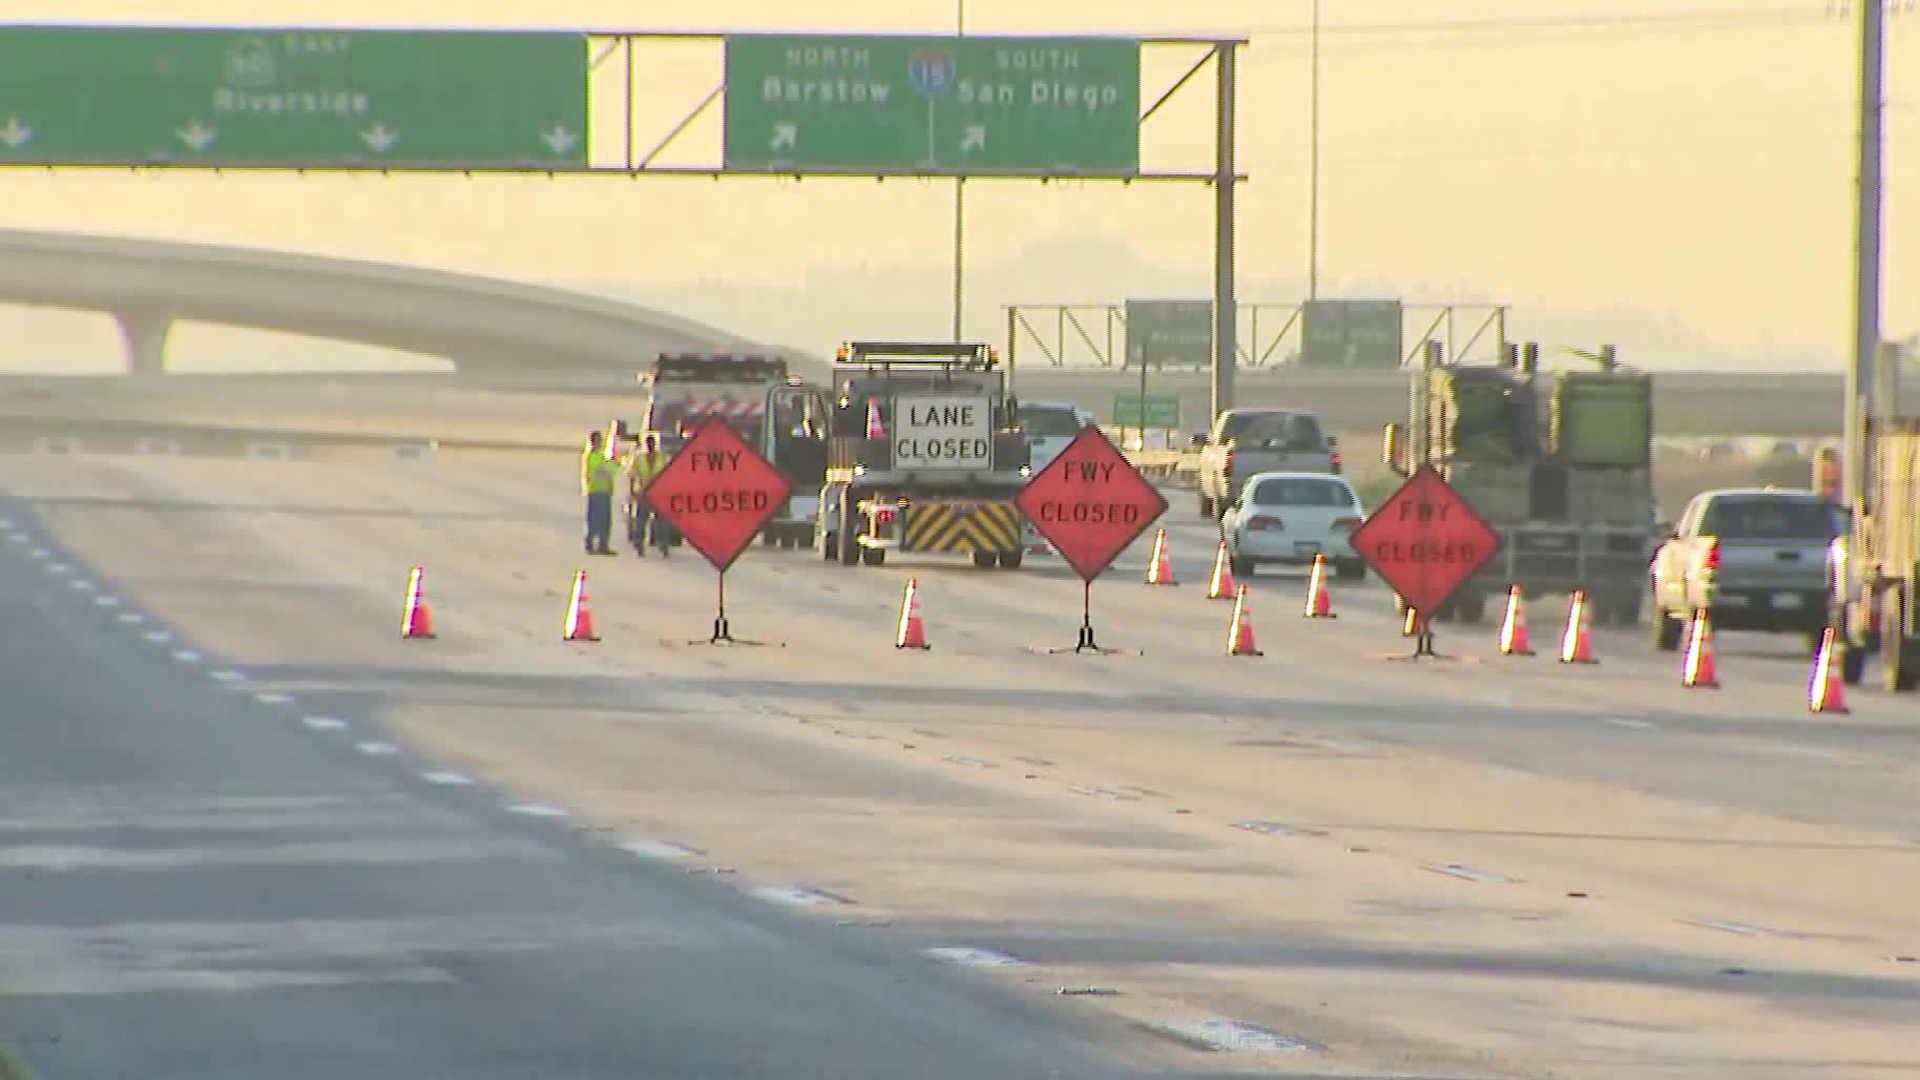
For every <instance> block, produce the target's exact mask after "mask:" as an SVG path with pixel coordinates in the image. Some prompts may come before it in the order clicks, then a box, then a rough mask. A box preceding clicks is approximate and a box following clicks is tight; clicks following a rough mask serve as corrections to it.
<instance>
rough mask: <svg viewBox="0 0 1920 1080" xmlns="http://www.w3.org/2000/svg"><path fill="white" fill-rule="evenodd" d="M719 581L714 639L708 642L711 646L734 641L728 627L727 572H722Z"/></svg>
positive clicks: (714, 620)
mask: <svg viewBox="0 0 1920 1080" xmlns="http://www.w3.org/2000/svg"><path fill="white" fill-rule="evenodd" d="M718 581H719V595H718V596H717V598H716V599H717V606H716V613H715V614H714V616H713V637H712V638H709V639H708V641H707V643H708V644H709V645H716V644H719V643H720V642H722V641H732V640H733V634H732V633H731V628H730V627H728V626H727V572H726V571H725V570H722V571H720V576H719V579H718Z"/></svg>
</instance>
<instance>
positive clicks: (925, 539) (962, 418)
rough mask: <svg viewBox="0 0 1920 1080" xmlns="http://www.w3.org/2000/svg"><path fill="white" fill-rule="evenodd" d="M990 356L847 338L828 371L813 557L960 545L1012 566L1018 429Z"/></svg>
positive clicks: (1002, 377) (850, 558)
mask: <svg viewBox="0 0 1920 1080" xmlns="http://www.w3.org/2000/svg"><path fill="white" fill-rule="evenodd" d="M1008 374H1009V373H1008V372H1007V371H1005V370H1004V369H1002V368H1001V367H1000V359H999V355H998V354H997V353H996V352H995V351H994V350H993V349H992V348H990V347H988V346H987V345H985V344H980V343H966V342H962V343H947V342H941V343H928V342H899V341H886V342H877V341H852V342H848V343H846V344H845V345H843V346H841V348H840V350H839V352H838V354H837V356H836V357H835V364H834V368H833V385H834V387H835V390H836V395H835V398H834V400H833V411H832V419H831V422H830V425H829V437H828V440H827V463H826V479H825V483H824V485H823V486H822V488H821V495H820V505H821V512H820V517H819V521H818V524H817V526H816V528H815V532H814V542H815V546H816V548H817V549H818V550H819V551H820V553H821V555H822V557H823V558H826V559H828V560H838V561H839V562H841V563H842V564H844V565H848V566H852V565H856V564H859V563H865V564H867V565H869V566H878V565H880V564H881V563H883V562H885V561H886V557H887V552H889V551H900V552H903V553H926V554H966V555H969V556H970V557H971V558H972V560H973V563H974V565H975V566H979V567H992V566H999V567H1003V568H1006V569H1014V568H1016V567H1018V566H1019V565H1020V563H1021V560H1022V558H1023V557H1024V555H1025V554H1026V550H1027V544H1026V539H1027V535H1028V531H1027V523H1026V520H1025V518H1024V517H1023V516H1022V515H1021V513H1020V511H1019V509H1018V508H1017V507H1016V506H1015V505H1014V503H1013V499H1014V496H1015V495H1017V494H1019V492H1020V489H1021V488H1022V487H1024V486H1025V485H1026V482H1027V480H1028V479H1029V478H1030V476H1031V473H1030V471H1029V469H1028V446H1027V440H1026V437H1025V436H1024V435H1023V434H1022V433H1021V431H1020V430H1019V427H1018V424H1017V415H1018V406H1017V403H1016V402H1015V400H1014V398H1013V396H1012V392H1011V388H1010V385H1009V380H1008Z"/></svg>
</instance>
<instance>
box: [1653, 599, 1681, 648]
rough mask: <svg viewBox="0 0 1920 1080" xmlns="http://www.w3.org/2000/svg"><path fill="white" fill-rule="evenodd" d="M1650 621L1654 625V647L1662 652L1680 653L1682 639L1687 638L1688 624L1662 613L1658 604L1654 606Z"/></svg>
mask: <svg viewBox="0 0 1920 1080" xmlns="http://www.w3.org/2000/svg"><path fill="white" fill-rule="evenodd" d="M1650 621H1651V622H1652V624H1653V647H1654V648H1656V649H1658V650H1660V651H1661V652H1678V651H1679V650H1680V639H1681V638H1682V637H1685V636H1686V632H1687V624H1686V622H1685V621H1683V620H1681V619H1676V618H1674V617H1673V616H1671V615H1669V614H1667V613H1666V612H1665V611H1662V610H1661V609H1660V605H1659V604H1658V603H1657V602H1656V603H1655V604H1654V605H1653V618H1652V620H1650Z"/></svg>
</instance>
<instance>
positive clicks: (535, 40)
mask: <svg viewBox="0 0 1920 1080" xmlns="http://www.w3.org/2000/svg"><path fill="white" fill-rule="evenodd" d="M586 130H587V42H586V38H585V36H583V35H581V34H579V33H559V32H555V33H548V32H531V33H526V32H490V31H467V30H451V31H445V30H317V29H296V28H286V29H272V28H261V29H217V30H216V29H206V30H202V29H174V28H145V27H142V28H134V27H107V26H103V27H92V26H11V27H5V28H0V163H9V162H10V163H22V162H31V163H35V164H102V165H118V164H129V165H140V164H165V163H171V164H193V165H206V166H221V165H228V166H245V165H259V166H292V167H300V166H313V167H320V166H332V165H365V166H372V167H378V166H391V167H395V168H399V167H406V166H415V167H418V166H428V165H432V166H443V167H456V168H457V167H472V168H508V167H541V166H552V167H581V166H584V165H585V164H586V162H587V140H586Z"/></svg>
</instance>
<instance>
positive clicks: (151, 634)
mask: <svg viewBox="0 0 1920 1080" xmlns="http://www.w3.org/2000/svg"><path fill="white" fill-rule="evenodd" d="M140 636H141V637H143V638H145V639H147V640H148V641H151V642H153V643H154V644H155V645H164V644H166V643H167V642H169V641H172V640H173V635H172V634H169V633H167V632H166V631H165V630H149V631H147V632H146V633H144V634H141V635H140Z"/></svg>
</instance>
